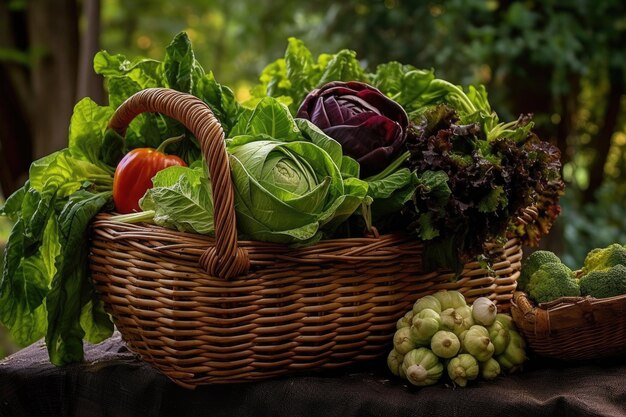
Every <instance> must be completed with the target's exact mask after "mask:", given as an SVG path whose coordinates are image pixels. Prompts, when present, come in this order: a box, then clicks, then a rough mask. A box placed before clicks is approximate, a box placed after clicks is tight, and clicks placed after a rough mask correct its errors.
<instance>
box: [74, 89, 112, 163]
mask: <svg viewBox="0 0 626 417" xmlns="http://www.w3.org/2000/svg"><path fill="white" fill-rule="evenodd" d="M112 115H113V109H112V108H111V107H103V106H98V105H97V104H96V103H95V102H94V101H92V100H91V99H90V98H88V97H85V98H84V99H82V100H81V101H79V102H78V103H77V104H76V105H75V106H74V112H73V113H72V119H71V121H70V133H69V145H68V148H69V151H70V154H71V155H72V157H73V158H76V159H81V160H85V161H89V162H91V163H92V164H94V165H103V164H102V160H101V159H100V149H101V146H102V141H103V138H104V132H105V130H106V128H107V124H108V122H109V120H110V119H111V116H112Z"/></svg>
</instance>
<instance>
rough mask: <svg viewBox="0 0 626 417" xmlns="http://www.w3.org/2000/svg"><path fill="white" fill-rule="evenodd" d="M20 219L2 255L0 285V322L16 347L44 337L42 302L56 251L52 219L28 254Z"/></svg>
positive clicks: (44, 326)
mask: <svg viewBox="0 0 626 417" xmlns="http://www.w3.org/2000/svg"><path fill="white" fill-rule="evenodd" d="M23 226H24V220H23V219H19V220H18V221H17V222H16V223H15V225H14V226H13V230H12V231H11V236H10V237H9V241H8V243H7V247H6V249H5V254H4V270H3V275H2V281H1V282H0V321H1V322H2V323H3V324H4V325H5V326H6V327H7V328H8V329H9V330H10V333H11V336H12V339H13V340H14V341H15V342H16V343H17V344H18V345H20V346H26V345H29V344H31V343H34V342H35V341H36V340H38V339H40V338H41V337H43V336H44V335H45V332H46V328H47V321H46V306H45V303H44V302H43V301H44V299H45V297H46V296H47V294H48V291H49V286H50V282H51V280H52V277H53V276H54V274H55V272H56V269H55V265H54V262H55V258H56V257H57V256H58V254H59V251H60V245H59V242H58V235H57V232H56V222H55V220H54V217H51V218H50V219H49V221H48V224H47V226H46V227H45V231H44V232H43V233H42V234H43V237H42V244H41V245H40V246H39V248H38V249H37V251H36V252H35V253H33V254H29V253H28V250H27V248H26V246H25V245H24V227H23Z"/></svg>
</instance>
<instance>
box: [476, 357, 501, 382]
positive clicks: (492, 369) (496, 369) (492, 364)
mask: <svg viewBox="0 0 626 417" xmlns="http://www.w3.org/2000/svg"><path fill="white" fill-rule="evenodd" d="M479 367H480V375H481V376H482V377H483V378H485V379H495V378H496V377H497V376H498V375H500V371H501V369H500V364H499V363H498V361H497V360H495V359H494V358H489V360H488V361H486V362H481V363H480V365H479Z"/></svg>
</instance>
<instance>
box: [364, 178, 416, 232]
mask: <svg viewBox="0 0 626 417" xmlns="http://www.w3.org/2000/svg"><path fill="white" fill-rule="evenodd" d="M367 182H368V185H369V190H368V193H367V194H368V195H369V196H370V197H372V198H373V199H374V202H373V203H372V219H373V220H374V221H378V220H379V219H381V218H383V217H384V216H387V215H390V214H393V213H398V212H399V211H400V209H401V208H402V207H403V206H404V204H405V203H406V202H408V201H409V200H410V199H411V197H412V196H413V194H414V193H415V188H416V185H417V183H418V180H417V175H416V174H415V173H414V172H411V171H410V170H409V169H407V168H401V169H399V170H397V171H395V172H392V173H391V174H389V175H387V176H386V177H383V178H381V179H377V180H373V181H370V180H367Z"/></svg>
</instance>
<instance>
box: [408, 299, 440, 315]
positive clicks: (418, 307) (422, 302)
mask: <svg viewBox="0 0 626 417" xmlns="http://www.w3.org/2000/svg"><path fill="white" fill-rule="evenodd" d="M427 308H429V309H431V310H434V311H436V312H437V313H441V303H440V302H439V300H438V299H437V298H435V297H433V296H432V295H427V296H424V297H422V298H420V299H419V300H417V301H416V302H415V304H413V313H415V314H417V313H419V312H420V311H422V310H425V309H427Z"/></svg>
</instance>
